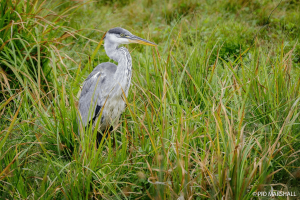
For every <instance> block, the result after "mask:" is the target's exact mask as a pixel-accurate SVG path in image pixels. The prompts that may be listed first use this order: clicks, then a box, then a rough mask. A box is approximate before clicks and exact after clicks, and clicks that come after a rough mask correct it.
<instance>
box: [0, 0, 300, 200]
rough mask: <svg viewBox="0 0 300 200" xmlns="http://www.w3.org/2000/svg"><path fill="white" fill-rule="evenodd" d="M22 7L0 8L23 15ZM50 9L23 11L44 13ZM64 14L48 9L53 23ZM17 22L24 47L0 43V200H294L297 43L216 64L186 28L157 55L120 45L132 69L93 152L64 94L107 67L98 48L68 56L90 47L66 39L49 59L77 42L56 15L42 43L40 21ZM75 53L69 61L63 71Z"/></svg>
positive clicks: (167, 38) (211, 48)
mask: <svg viewBox="0 0 300 200" xmlns="http://www.w3.org/2000/svg"><path fill="white" fill-rule="evenodd" d="M28 2H30V1H20V3H23V4H20V5H19V4H17V3H16V4H13V3H15V2H13V1H11V2H10V3H11V5H16V6H15V7H16V8H17V7H18V5H19V6H20V8H19V9H24V10H23V11H22V13H23V12H25V11H26V4H29V3H28ZM32 2H34V3H36V5H40V4H39V2H38V1H36V2H35V1H31V3H32ZM150 3H151V2H150ZM1 4H2V5H4V4H5V3H4V1H1ZM21 5H22V6H21ZM32 5H35V4H32ZM32 5H31V6H30V7H32ZM51 5H53V4H49V5H46V4H45V5H41V7H39V6H36V7H35V8H36V10H33V11H32V12H33V13H39V12H42V11H43V12H46V11H45V10H47V11H48V12H50V13H52V8H53V7H51ZM55 5H58V4H55ZM59 5H60V4H59ZM120 5H121V4H120ZM132 5H134V4H130V5H128V7H130V6H132ZM178 5H180V4H178ZM178 5H174V6H178ZM188 5H194V4H193V2H192V1H191V3H190V4H188ZM195 5H196V4H195ZM232 5H233V4H232ZM49 6H50V7H49ZM197 6H198V5H197ZM242 6H244V5H243V4H242ZM10 8H12V6H11V7H10ZM45 8H48V9H45ZM50 8H51V9H50ZM81 8H82V7H80V9H81ZM125 8H126V6H125ZM65 9H66V10H70V7H67V6H65V5H61V7H60V8H58V10H61V11H60V12H61V14H64V13H65V11H66V10H65ZM121 9H124V8H121ZM6 10H9V9H6ZM62 10H63V11H62ZM38 11H39V12H38ZM18 12H20V13H21V11H18ZM7 13H8V11H7ZM25 13H26V12H25ZM25 13H24V15H20V16H27V17H28V23H24V26H25V24H26V25H28V26H29V25H30V22H31V23H33V24H32V25H30V27H33V28H32V29H29V28H27V29H28V31H27V30H26V29H23V28H20V27H19V29H20V30H22V31H25V32H24V33H22V34H21V35H22V36H23V35H25V36H26V35H29V36H30V37H31V39H24V38H22V37H19V39H18V40H16V41H18V42H16V41H15V43H14V42H13V41H14V40H11V38H13V37H17V36H13V37H11V34H7V36H6V37H7V38H8V39H6V40H5V41H8V42H7V43H5V42H3V44H5V45H4V48H3V50H1V68H2V71H4V72H5V73H1V75H2V79H1V80H3V81H2V85H1V87H2V91H3V92H2V94H3V98H2V99H1V103H0V113H1V125H0V126H1V128H2V129H1V132H0V138H1V140H0V160H1V164H0V197H1V198H2V199H91V198H97V199H180V200H181V199H252V198H253V192H257V191H268V190H286V191H292V192H296V193H297V195H298V196H299V195H300V191H299V188H298V185H299V170H300V169H299V163H300V161H299V154H300V151H299V149H300V148H299V144H300V143H299V138H300V137H299V136H300V135H299V127H300V126H299V123H300V121H299V119H300V118H299V114H300V108H299V101H300V93H299V85H300V79H299V76H298V74H299V69H298V68H297V67H295V63H294V56H295V52H294V51H295V49H296V48H297V44H295V45H294V46H295V48H290V46H287V45H284V43H274V44H276V45H274V46H273V47H272V48H270V49H269V48H267V46H264V45H263V42H264V41H261V40H257V41H256V45H255V46H253V47H252V48H251V49H240V52H238V53H237V54H236V55H235V56H232V57H230V56H229V57H225V56H221V54H222V52H229V50H230V49H229V50H228V49H227V47H226V46H223V47H222V45H220V46H218V43H217V41H216V40H215V38H214V37H213V36H212V37H210V38H207V39H206V40H205V43H204V42H203V41H202V39H201V37H200V36H199V35H197V32H195V30H194V29H190V30H189V29H188V27H189V26H188V24H186V21H185V20H186V18H183V19H182V20H181V21H180V20H179V21H178V22H177V23H173V24H172V23H171V25H170V27H169V28H168V31H169V30H170V31H171V34H170V35H163V34H162V35H163V36H161V37H164V42H159V46H158V48H156V49H154V48H150V47H138V48H139V49H137V46H133V47H131V46H129V48H130V50H132V57H133V66H134V69H133V79H132V85H131V91H130V94H129V97H128V99H127V100H126V102H127V109H126V111H125V113H124V114H123V115H122V118H121V121H120V123H119V126H118V127H114V128H115V131H114V133H113V134H111V135H110V136H108V138H107V139H106V140H104V141H103V143H102V144H100V146H99V148H96V143H95V137H96V131H93V130H87V131H86V134H85V135H84V136H83V138H80V137H79V135H78V134H77V130H78V127H77V126H78V125H77V120H76V119H77V117H76V116H77V112H78V111H77V99H76V93H77V91H78V88H79V83H80V82H81V81H82V80H84V77H86V74H87V73H88V72H90V71H91V70H92V69H93V67H94V66H95V65H96V64H97V62H99V61H103V60H107V58H106V57H104V56H103V55H104V52H103V49H102V48H100V50H99V52H95V48H94V46H93V45H91V47H86V49H82V48H80V49H79V51H78V52H77V51H76V50H75V49H76V48H77V47H76V45H77V46H78V45H79V44H83V45H86V44H89V42H92V40H87V39H86V38H84V37H80V36H78V35H77V39H78V40H76V41H77V43H76V44H75V46H72V45H70V46H69V48H61V49H60V47H62V46H64V45H63V44H66V43H69V42H72V40H71V39H70V38H69V39H68V40H66V41H61V42H55V41H58V40H59V38H61V39H64V36H66V34H68V36H71V35H75V34H76V33H77V32H76V31H74V30H72V29H71V28H67V27H65V26H64V25H69V23H68V22H64V21H61V22H58V21H57V20H58V19H61V17H62V16H61V15H58V14H57V17H56V18H52V17H50V18H49V20H50V19H51V20H52V21H43V23H49V24H48V26H50V25H53V24H54V23H58V24H57V28H58V29H60V30H56V29H54V28H51V29H49V31H48V32H47V31H46V30H48V29H47V28H46V29H43V28H42V27H43V26H45V27H47V25H45V24H42V25H43V26H42V25H41V23H42V22H41V21H36V20H34V17H33V18H31V17H32V16H35V17H37V16H40V14H36V15H34V14H31V13H30V14H28V15H27V14H25ZM48 14H49V13H48ZM8 15H11V13H10V14H7V16H8ZM29 16H31V17H29ZM46 16H47V12H46V14H45V15H44V18H46V19H47V17H46ZM58 16H60V17H58ZM23 18H24V17H23ZM23 18H22V20H23V22H25V19H23ZM170 19H172V17H170V18H169V19H166V23H169V22H170V21H168V20H170ZM3 21H4V22H6V23H7V22H8V21H7V20H3ZM202 22H203V21H201V22H199V23H202ZM59 23H61V24H59ZM64 23H66V24H64ZM35 26H36V28H34V27H35ZM41 26H42V27H41ZM228 26H229V25H228ZM11 27H12V26H11ZM52 27H56V26H54V25H53V26H52ZM13 28H14V27H13ZM15 28H17V27H15ZM34 29H38V30H40V31H41V32H42V33H41V32H39V31H37V32H33V31H32V30H34ZM52 29H54V30H52ZM149 29H150V31H149V32H152V29H151V27H150V28H149ZM3 30H8V29H3ZM66 30H68V31H67V32H65V31H66ZM172 30H173V31H174V33H173V32H172ZM177 30H178V31H177ZM51 31H54V33H51ZM56 31H57V32H56ZM218 31H220V30H218ZM220 32H221V31H220ZM0 33H1V34H3V33H2V32H0ZM50 33H51V34H50ZM133 33H134V34H137V35H140V36H143V37H144V38H147V37H149V36H147V34H145V35H143V33H140V34H139V33H138V32H133ZM166 33H169V32H167V31H166ZM222 33H224V34H227V33H226V31H223V32H222ZM47 34H50V35H47ZM39 35H40V36H41V37H42V38H44V39H40V40H38V39H36V38H38V36H39ZM29 36H28V37H29ZM154 37H155V34H154ZM47 38H52V39H47ZM155 38H158V37H155ZM148 39H150V40H151V41H152V39H151V38H148ZM231 39H232V38H231ZM3 41H4V40H3ZM28 41H31V42H28ZM42 41H47V42H44V43H43V42H42ZM50 41H52V42H50ZM84 41H85V42H86V44H85V42H84ZM211 44H213V45H211ZM86 46H89V45H86ZM74 48H75V49H74ZM222 48H225V50H224V51H222ZM226 49H227V50H226ZM87 52H89V53H87ZM93 52H95V53H97V54H93ZM76 53H77V54H78V55H79V57H80V59H81V62H74V61H77V59H79V58H78V57H76V56H75V54H76ZM85 53H86V54H89V55H96V56H95V57H93V58H92V57H88V56H86V57H84V56H85ZM220 53H221V54H220ZM69 55H72V56H73V57H72V58H71V59H70V56H69ZM222 55H225V54H222ZM43 59H45V60H47V61H45V62H42V60H43ZM78 63H80V64H78ZM64 66H65V67H64ZM4 67H5V68H4ZM43 67H44V68H43ZM7 69H9V70H7ZM48 69H49V70H50V71H48V74H49V75H48V76H46V75H45V73H46V72H47V70H48ZM30 70H31V71H30ZM43 74H44V75H45V76H44V75H43ZM12 80H16V81H12ZM42 80H43V81H44V82H43V81H42ZM7 82H8V84H7ZM43 87H44V88H46V89H43ZM113 141H116V145H114V144H113V143H114V142H113Z"/></svg>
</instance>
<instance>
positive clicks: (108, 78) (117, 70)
mask: <svg viewBox="0 0 300 200" xmlns="http://www.w3.org/2000/svg"><path fill="white" fill-rule="evenodd" d="M102 39H103V40H104V49H105V52H106V54H107V56H108V57H109V58H111V59H112V60H114V61H115V62H117V63H118V65H115V64H114V63H111V62H105V63H101V64H99V65H98V66H96V67H95V68H94V70H93V71H92V72H91V73H90V74H89V76H88V77H87V79H86V80H85V81H84V83H83V87H82V90H81V93H80V97H79V113H80V117H79V122H80V127H81V129H83V128H86V127H87V126H88V125H89V124H90V123H92V124H93V126H95V125H96V124H95V123H96V122H98V121H99V123H100V124H99V125H100V130H101V132H102V133H103V132H104V131H105V130H109V131H111V130H113V127H114V126H116V125H117V124H118V121H119V118H120V116H121V114H122V112H123V111H124V109H125V107H126V103H125V99H124V95H125V97H126V98H127V96H128V90H129V87H130V82H131V73H132V60H131V56H130V53H129V51H128V50H127V49H126V48H125V47H119V46H120V45H121V44H130V43H139V44H144V45H150V46H156V44H155V43H153V42H150V41H148V40H145V39H142V38H140V37H138V36H135V35H133V34H132V33H130V32H129V31H128V30H125V29H123V28H120V27H117V28H112V29H110V30H109V31H107V32H106V33H105V34H104V36H103V38H102ZM102 39H101V40H102ZM99 116H101V119H99V120H98V118H99ZM102 133H100V132H98V135H97V141H98V143H99V142H101V140H102Z"/></svg>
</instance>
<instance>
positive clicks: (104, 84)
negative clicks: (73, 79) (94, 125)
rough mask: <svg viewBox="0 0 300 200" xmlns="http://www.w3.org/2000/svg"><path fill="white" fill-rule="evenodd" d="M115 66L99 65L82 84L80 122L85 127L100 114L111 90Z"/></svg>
mask: <svg viewBox="0 0 300 200" xmlns="http://www.w3.org/2000/svg"><path fill="white" fill-rule="evenodd" d="M116 70H117V66H116V65H115V64H113V63H109V62H106V63H101V64H100V65H98V66H97V67H95V69H94V70H93V71H92V73H90V75H89V76H88V77H87V79H86V80H85V81H84V83H83V87H82V90H81V93H80V97H79V112H80V115H81V119H79V121H80V122H82V125H83V127H86V126H87V124H88V123H89V122H90V121H91V120H95V119H96V117H98V115H99V114H100V111H101V108H102V107H103V105H104V103H105V101H106V99H107V97H108V95H109V93H110V91H111V90H112V88H113V85H114V84H113V75H114V73H115V71H116Z"/></svg>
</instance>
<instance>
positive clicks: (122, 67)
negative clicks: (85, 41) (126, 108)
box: [104, 45, 132, 96]
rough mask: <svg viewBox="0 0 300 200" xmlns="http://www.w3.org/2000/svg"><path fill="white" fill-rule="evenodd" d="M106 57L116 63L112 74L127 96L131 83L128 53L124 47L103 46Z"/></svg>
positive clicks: (130, 62)
mask: <svg viewBox="0 0 300 200" xmlns="http://www.w3.org/2000/svg"><path fill="white" fill-rule="evenodd" d="M104 48H105V51H106V54H107V55H108V57H110V58H111V59H113V60H114V61H116V62H118V68H117V71H116V72H115V74H114V78H115V80H117V81H118V83H119V84H120V85H121V87H122V89H123V91H124V92H125V93H126V96H127V94H128V89H129V86H130V82H131V68H132V60H131V56H130V53H129V51H128V50H127V49H126V48H125V47H118V46H113V45H107V46H104Z"/></svg>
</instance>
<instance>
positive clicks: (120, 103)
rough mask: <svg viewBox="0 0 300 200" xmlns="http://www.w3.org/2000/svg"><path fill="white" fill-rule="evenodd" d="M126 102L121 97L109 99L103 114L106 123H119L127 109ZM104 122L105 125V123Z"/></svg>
mask: <svg viewBox="0 0 300 200" xmlns="http://www.w3.org/2000/svg"><path fill="white" fill-rule="evenodd" d="M125 105H126V104H125V102H124V100H123V99H122V97H121V96H115V97H112V98H109V99H108V100H107V101H106V103H105V105H104V108H103V113H104V119H103V120H104V121H105V122H106V123H110V124H111V123H112V122H115V121H116V120H117V121H118V120H119V118H120V115H121V114H122V112H123V111H124V109H125ZM105 122H104V123H105Z"/></svg>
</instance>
